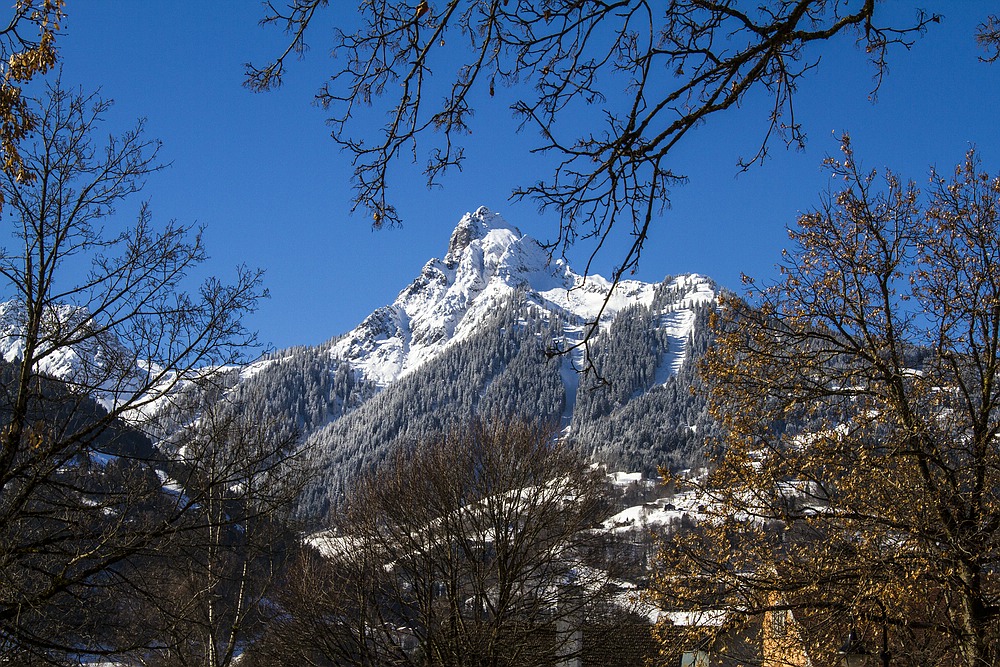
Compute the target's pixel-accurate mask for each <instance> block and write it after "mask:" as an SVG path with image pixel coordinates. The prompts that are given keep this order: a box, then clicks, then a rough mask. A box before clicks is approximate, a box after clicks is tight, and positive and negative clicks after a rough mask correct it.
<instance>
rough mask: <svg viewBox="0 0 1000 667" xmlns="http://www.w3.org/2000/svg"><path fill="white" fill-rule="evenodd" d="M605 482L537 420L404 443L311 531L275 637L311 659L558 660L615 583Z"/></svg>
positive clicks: (386, 661)
mask: <svg viewBox="0 0 1000 667" xmlns="http://www.w3.org/2000/svg"><path fill="white" fill-rule="evenodd" d="M604 489H605V486H604V481H603V479H602V476H601V475H598V474H596V472H595V471H593V470H591V469H589V468H588V467H587V466H585V465H584V464H583V462H582V461H580V460H579V459H578V458H577V456H576V455H575V454H573V453H571V452H570V451H569V450H568V449H566V448H565V447H564V446H563V445H560V444H558V443H556V442H554V441H553V439H552V432H551V431H550V430H548V429H542V428H538V427H535V426H525V425H520V424H504V425H491V426H487V425H483V424H478V425H476V426H473V427H469V428H467V429H465V430H462V431H457V432H452V433H449V434H447V435H444V436H440V437H438V438H435V439H433V440H430V441H427V442H423V443H420V444H419V445H417V446H414V447H413V448H411V449H409V450H407V451H404V452H400V453H399V454H398V456H397V457H396V458H395V459H394V460H393V461H392V462H391V464H389V465H388V466H386V467H385V468H383V469H382V470H380V471H379V472H377V473H376V474H373V475H370V476H368V477H366V478H365V479H364V480H363V481H362V482H361V483H360V484H358V486H357V487H356V489H355V490H354V491H353V492H352V493H351V495H350V496H349V498H348V499H347V501H346V503H345V505H344V507H343V508H342V510H341V511H340V512H339V513H338V514H337V518H336V520H335V527H334V528H333V529H332V530H331V531H329V532H328V533H326V534H325V535H324V536H323V537H316V538H315V539H314V540H313V542H312V544H313V545H314V546H315V547H316V549H317V551H316V552H313V553H309V552H308V551H307V552H306V553H305V554H304V556H303V559H302V564H301V570H300V571H301V573H302V576H301V577H299V578H298V579H297V580H296V581H293V582H291V583H290V590H291V594H290V595H289V597H288V600H287V603H288V606H287V608H286V614H285V615H284V618H285V622H284V623H283V624H279V625H278V626H277V631H276V637H275V642H274V643H275V644H276V645H278V646H279V647H283V648H284V649H285V650H291V651H293V652H294V653H295V660H297V661H305V662H306V663H307V664H355V665H372V664H433V665H512V664H517V665H551V664H555V663H556V662H558V661H559V660H560V659H565V658H566V656H568V655H571V654H573V653H574V652H575V651H578V650H579V647H578V646H575V645H573V644H572V641H571V640H572V638H573V636H574V632H575V631H577V630H579V629H580V627H581V625H582V624H583V623H584V621H585V620H586V619H588V614H589V615H590V616H589V620H591V621H593V620H594V619H595V618H598V617H599V616H600V613H601V609H600V605H599V604H598V603H599V602H600V601H605V602H606V601H607V599H608V595H609V592H610V591H611V590H612V589H611V587H610V586H609V579H610V578H611V576H612V575H611V573H610V572H609V571H608V570H607V568H606V566H607V563H606V562H603V561H602V559H601V557H600V554H599V553H596V552H592V551H591V548H592V547H595V546H596V545H597V544H598V540H597V539H596V538H595V537H594V535H593V534H592V532H591V531H590V530H589V529H591V528H592V527H594V526H595V524H596V522H598V521H599V520H600V519H601V518H603V515H602V512H603V511H605V510H606V508H607V506H606V502H605V499H604V495H603V494H604ZM287 659H289V658H288V657H287V654H286V660H287Z"/></svg>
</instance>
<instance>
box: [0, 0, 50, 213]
mask: <svg viewBox="0 0 1000 667" xmlns="http://www.w3.org/2000/svg"><path fill="white" fill-rule="evenodd" d="M65 4H66V2H65V0H18V1H17V3H16V4H15V5H14V9H13V16H12V17H11V20H10V23H9V24H8V25H7V27H6V28H4V29H3V30H0V59H2V60H3V61H5V63H6V66H5V67H3V69H2V74H3V75H2V77H0V163H2V168H3V170H4V171H5V172H7V173H8V174H11V175H14V176H15V177H16V178H17V180H19V181H27V180H30V179H31V178H32V177H33V176H32V174H31V172H30V170H27V169H25V166H24V163H23V161H22V160H21V154H20V152H19V150H18V143H19V142H20V141H21V140H22V139H24V138H25V137H27V136H28V135H29V134H31V132H32V131H33V130H34V129H35V127H36V125H37V119H36V118H35V116H34V115H33V114H32V112H31V106H30V105H29V104H28V101H27V100H25V99H24V97H23V94H22V93H23V90H22V87H23V86H24V84H26V83H27V82H29V81H30V80H31V79H33V78H34V77H35V76H37V75H39V74H45V73H46V72H48V71H49V70H51V69H52V68H53V67H54V66H55V64H56V61H57V59H58V54H57V52H56V48H55V38H56V35H57V34H58V32H59V29H60V23H61V21H62V20H63V18H64V17H65V13H64V11H63V8H64V6H65ZM32 32H37V37H36V36H32V35H31V33H32ZM2 204H3V201H2V200H0V205H2Z"/></svg>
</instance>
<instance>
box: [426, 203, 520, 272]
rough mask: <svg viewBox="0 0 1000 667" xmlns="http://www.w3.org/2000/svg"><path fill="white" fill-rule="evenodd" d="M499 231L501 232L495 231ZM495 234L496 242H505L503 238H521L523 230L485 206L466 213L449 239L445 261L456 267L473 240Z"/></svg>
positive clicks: (494, 239) (494, 240)
mask: <svg viewBox="0 0 1000 667" xmlns="http://www.w3.org/2000/svg"><path fill="white" fill-rule="evenodd" d="M494 232H499V233H494ZM491 234H493V242H494V243H497V242H499V243H501V244H502V243H503V239H508V240H509V239H511V238H520V237H521V236H522V234H521V231H520V230H519V229H518V228H517V227H514V226H513V225H511V224H509V223H508V222H507V221H506V220H504V219H503V216H501V215H500V214H499V213H494V212H493V211H491V210H490V209H488V208H486V207H485V206H480V207H479V208H478V209H476V210H475V212H473V213H466V214H465V215H463V216H462V219H461V220H459V221H458V224H457V225H456V226H455V230H454V231H453V232H452V233H451V239H450V240H449V241H448V254H446V255H445V258H444V261H445V263H446V264H448V265H449V266H452V267H454V266H455V265H456V264H457V263H458V261H460V260H461V258H462V253H463V252H464V251H465V249H466V248H468V247H469V245H470V244H471V243H472V242H473V241H477V240H483V239H485V238H486V237H488V236H490V235H491Z"/></svg>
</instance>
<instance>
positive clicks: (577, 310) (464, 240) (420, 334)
mask: <svg viewBox="0 0 1000 667" xmlns="http://www.w3.org/2000/svg"><path fill="white" fill-rule="evenodd" d="M655 288H656V286H655V285H652V284H649V283H643V282H639V281H632V280H625V281H622V282H621V283H619V284H618V285H617V286H615V287H614V291H612V285H611V283H610V282H609V281H608V280H605V279H604V278H602V277H601V276H598V275H590V276H588V277H587V278H586V279H584V278H583V277H582V276H580V275H577V274H575V273H573V271H571V270H570V268H569V266H568V265H567V264H566V263H565V262H564V261H562V260H559V259H556V260H553V259H552V258H551V257H550V256H549V254H548V253H547V252H546V250H545V248H543V247H542V245H541V244H540V243H539V242H538V241H536V240H535V239H533V238H531V237H530V236H527V235H525V234H522V233H521V231H520V230H519V229H518V228H517V227H515V226H514V225H512V224H510V223H508V222H507V221H506V220H504V218H503V217H502V216H501V215H500V214H498V213H495V212H493V211H491V210H490V209H488V208H486V207H480V208H478V209H477V210H476V211H475V212H472V213H466V214H465V215H464V216H463V217H462V219H461V220H460V221H459V223H458V225H457V226H456V227H455V229H454V231H453V232H452V234H451V237H450V239H449V243H448V252H447V254H446V255H445V256H444V259H432V260H430V261H429V262H427V264H425V265H424V267H423V269H422V270H421V272H420V275H419V276H417V278H416V279H415V280H414V281H413V282H412V283H410V284H409V285H408V286H407V287H406V288H404V289H403V290H402V291H401V292H400V293H399V295H398V296H397V297H396V300H395V301H394V302H393V303H392V304H391V305H389V306H385V307H382V308H379V309H378V310H377V311H375V312H374V313H372V315H371V316H369V317H368V318H367V319H365V321H364V322H362V323H361V324H360V325H359V326H358V327H357V328H356V329H354V330H353V331H351V332H349V333H348V334H347V335H345V336H344V337H342V338H341V339H339V340H338V341H336V342H335V343H334V344H333V345H332V346H331V347H330V348H329V350H330V355H331V356H332V357H334V358H337V359H341V360H345V361H349V362H350V364H351V366H352V367H353V368H355V369H356V370H358V371H360V372H361V373H362V374H363V375H364V377H365V378H367V379H368V380H370V381H374V382H375V383H377V384H379V385H381V386H386V385H389V384H391V383H393V382H394V381H396V380H397V379H399V378H400V377H402V376H403V375H406V374H408V373H409V372H411V371H413V370H415V369H416V368H418V367H420V366H422V365H423V364H424V363H426V362H427V361H429V360H430V359H432V358H434V357H435V356H436V355H437V354H438V353H439V352H441V351H442V350H443V349H444V348H445V347H446V346H447V345H449V344H451V343H452V342H455V341H459V340H463V339H465V338H467V337H468V336H470V335H472V334H473V333H475V332H477V331H480V330H482V325H483V324H484V323H485V322H487V321H488V320H489V319H490V318H491V317H492V316H493V315H495V314H496V313H497V312H498V309H499V307H501V306H502V305H503V304H504V303H507V302H509V299H510V298H511V297H512V296H514V295H515V294H519V295H523V298H524V299H525V300H526V301H527V302H529V303H532V304H534V305H535V306H536V307H537V308H538V309H539V310H540V311H543V312H544V311H547V312H550V313H554V314H556V313H557V314H558V316H559V317H561V318H564V317H568V318H570V320H574V321H581V322H583V321H586V322H589V321H593V320H594V318H596V317H600V318H601V321H602V322H610V321H611V320H612V319H613V318H614V316H615V315H616V314H617V313H618V312H619V310H621V309H622V308H624V307H627V306H629V305H633V304H643V305H649V304H650V303H651V302H652V300H653V295H654V292H655Z"/></svg>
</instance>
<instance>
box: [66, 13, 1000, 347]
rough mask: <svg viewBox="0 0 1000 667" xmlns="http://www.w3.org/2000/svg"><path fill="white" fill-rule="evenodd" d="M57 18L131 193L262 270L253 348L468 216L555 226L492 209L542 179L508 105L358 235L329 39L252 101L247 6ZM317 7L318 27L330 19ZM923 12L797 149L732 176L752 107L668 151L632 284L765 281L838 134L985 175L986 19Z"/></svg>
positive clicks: (815, 119) (377, 284)
mask: <svg viewBox="0 0 1000 667" xmlns="http://www.w3.org/2000/svg"><path fill="white" fill-rule="evenodd" d="M67 4H68V14H69V16H68V18H67V20H66V21H65V23H64V25H65V29H66V34H65V35H64V36H62V37H61V38H60V39H59V41H58V46H59V48H60V53H61V58H62V62H63V78H64V81H66V82H68V83H72V84H82V85H84V86H85V87H87V88H94V87H98V86H99V87H100V88H101V90H102V93H103V94H104V96H106V97H110V98H112V99H114V100H115V102H116V106H115V109H114V111H113V113H112V114H111V115H110V117H109V122H108V125H107V130H108V131H116V130H121V129H124V128H125V127H127V126H129V125H131V124H132V123H133V122H134V120H135V119H136V118H139V117H144V118H146V119H147V128H148V132H149V134H150V135H151V136H154V137H157V138H159V139H161V140H162V141H163V144H164V147H163V153H162V155H163V156H164V158H165V159H166V160H168V161H170V162H171V166H170V168H169V169H167V170H166V171H164V172H162V173H160V174H157V175H154V176H153V177H152V178H151V179H150V181H149V184H148V186H147V189H146V191H145V196H146V197H147V198H149V199H150V201H151V204H152V208H153V211H154V214H155V215H156V216H158V217H159V218H161V219H162V220H164V221H165V220H168V219H177V220H178V221H181V222H197V223H201V224H204V225H205V226H206V227H207V233H206V240H207V244H208V249H209V252H210V254H211V256H212V259H211V260H210V264H209V266H208V270H210V271H211V272H212V273H214V274H217V275H220V276H223V277H224V276H226V275H227V274H230V273H231V271H232V269H233V267H234V266H235V265H237V264H239V263H246V264H248V265H251V266H259V267H263V268H265V269H266V271H267V278H266V283H267V286H268V287H269V289H270V291H271V298H270V299H269V300H267V301H265V302H264V303H263V304H262V306H261V308H260V310H259V312H258V313H256V314H255V315H254V316H253V317H252V318H251V319H250V322H249V323H250V325H251V327H253V328H255V329H257V330H258V331H259V333H260V338H261V340H262V341H263V342H265V343H269V344H271V345H272V346H274V347H278V348H281V347H287V346H291V345H299V344H316V343H320V342H322V341H324V340H326V339H328V338H330V337H332V336H334V335H337V334H341V333H344V332H346V331H348V330H349V329H351V328H352V327H354V326H355V325H356V324H357V323H358V322H360V321H361V319H363V318H364V317H365V316H366V315H367V314H368V313H370V312H371V311H373V310H374V309H375V308H377V307H378V306H381V305H384V304H386V303H390V302H391V301H392V300H393V299H394V298H395V296H396V294H397V292H398V291H399V290H400V289H402V288H403V287H405V286H406V285H407V284H408V283H409V281H411V280H412V279H413V278H414V277H416V275H417V274H418V272H419V271H420V268H421V267H422V266H423V264H424V263H425V262H426V261H427V260H428V259H430V258H431V257H435V256H441V255H443V254H444V252H445V250H446V248H447V243H448V236H449V234H450V232H451V230H452V228H453V227H454V225H455V224H456V222H457V221H458V219H459V218H460V217H461V215H462V214H463V213H465V212H466V211H470V210H474V209H475V208H477V207H479V206H480V205H486V206H488V207H490V208H492V209H494V210H496V211H499V212H500V213H502V214H503V215H504V217H506V218H507V219H508V220H509V221H510V222H512V223H514V224H516V225H517V226H518V227H520V229H521V230H522V231H524V232H526V233H528V234H531V235H532V236H535V237H536V238H539V239H542V240H545V239H548V238H550V237H552V236H553V235H554V234H555V230H556V227H555V225H556V220H555V218H554V217H553V216H551V215H548V216H540V215H539V214H538V213H537V211H536V209H535V207H534V205H533V204H531V203H520V204H514V203H512V202H510V201H508V196H509V194H510V191H511V190H512V189H513V187H514V186H515V185H517V184H518V183H523V182H524V181H525V179H527V180H535V179H537V178H540V177H542V176H543V175H544V174H543V173H542V172H541V171H532V170H535V169H542V168H544V165H543V164H541V163H540V162H539V161H537V160H533V159H531V158H529V157H527V156H526V151H527V149H528V148H529V147H530V146H531V145H532V140H533V137H532V136H517V135H515V134H514V128H515V126H516V125H515V122H514V120H512V119H511V118H510V116H509V113H508V112H507V111H506V109H503V108H490V107H488V106H486V107H484V108H482V109H480V111H479V115H478V116H477V118H476V123H477V125H475V126H474V129H473V136H472V137H471V138H470V140H469V142H468V143H467V145H466V152H467V154H468V156H469V160H468V162H467V164H466V166H465V168H464V170H463V171H462V172H461V173H458V172H456V173H454V174H452V175H451V176H449V177H448V178H447V179H446V180H445V181H444V184H443V185H444V186H443V187H442V188H439V189H434V190H428V189H427V188H426V187H425V185H424V179H423V177H422V176H421V175H420V173H419V170H418V169H417V168H416V167H415V166H413V165H409V164H406V163H400V164H398V165H397V166H398V169H397V171H396V173H395V175H394V177H393V179H392V181H391V184H392V191H393V193H394V197H395V201H396V203H397V204H398V205H399V208H400V210H401V213H402V215H403V217H404V220H405V224H404V226H403V227H402V228H399V229H384V230H381V231H372V229H371V227H370V219H369V218H368V217H367V215H364V214H361V213H359V214H356V215H351V214H350V212H349V211H350V201H351V190H350V176H351V171H350V164H349V159H348V156H347V155H345V154H343V153H341V152H339V150H338V149H337V148H336V146H334V145H333V142H332V141H331V140H330V139H329V136H328V135H329V133H328V129H327V127H326V125H325V118H326V114H325V113H324V111H323V110H322V109H319V108H317V107H316V106H314V105H313V104H312V96H313V94H314V93H315V92H316V90H317V89H318V88H319V87H320V86H321V85H322V83H323V82H324V80H325V76H326V74H327V73H328V72H330V71H331V70H332V68H333V66H334V63H333V62H332V61H331V59H330V57H329V55H328V50H327V44H325V43H324V37H325V36H326V35H327V33H326V32H323V30H325V26H321V28H322V30H321V31H317V32H314V34H313V35H312V39H311V44H312V49H311V50H310V52H309V53H308V54H307V56H306V58H305V59H304V60H303V61H300V62H296V63H293V67H292V68H291V70H290V71H289V73H288V75H287V77H286V83H285V86H284V87H283V88H282V89H280V90H279V91H276V92H271V93H266V94H253V93H250V92H248V91H247V90H245V89H244V88H242V86H241V83H242V80H243V63H245V62H247V61H255V62H263V61H264V60H266V58H267V57H268V55H270V54H272V53H274V52H275V51H276V50H277V49H279V48H281V47H282V44H283V42H282V36H281V35H280V33H279V32H278V31H276V30H274V29H264V28H261V27H259V26H258V25H257V21H258V20H259V18H260V16H261V11H262V10H261V8H260V5H259V4H258V3H257V2H206V3H193V2H184V3H182V2H138V1H129V2H121V1H120V0H114V1H112V0H71V1H70V2H69V3H67ZM344 4H347V3H344ZM899 4H904V3H899ZM905 4H909V3H905ZM331 5H332V6H331V8H330V9H329V10H327V16H326V17H325V19H326V20H327V21H332V20H336V19H337V18H338V17H337V12H338V11H345V10H341V9H339V8H338V5H340V3H337V2H334V3H331ZM889 6H890V7H894V5H893V3H890V4H889ZM926 9H928V10H929V11H939V12H941V13H943V14H944V21H943V22H942V23H941V24H940V25H938V26H933V27H934V29H933V30H931V31H930V32H929V33H928V34H927V35H926V36H925V37H923V38H921V39H920V40H919V41H918V42H917V44H916V45H915V46H914V48H913V49H912V50H911V51H910V52H908V53H903V52H899V53H896V54H895V58H893V60H892V61H891V69H890V73H889V76H888V78H887V80H886V81H885V83H884V84H883V87H882V88H881V90H880V92H879V97H878V101H877V103H876V104H872V103H871V102H870V101H869V100H868V92H869V90H870V88H871V75H872V71H871V69H870V68H869V67H867V66H866V65H865V63H864V57H863V54H861V53H858V52H857V51H856V50H855V49H854V48H853V46H851V45H849V44H846V43H845V42H844V41H840V42H838V43H837V45H836V46H837V48H836V49H833V48H828V49H826V52H825V53H823V58H822V61H821V63H820V68H819V70H818V71H817V72H815V73H814V76H812V77H811V78H810V79H809V80H808V81H806V82H804V83H803V85H802V86H801V88H800V90H799V92H798V100H797V109H796V113H797V116H798V118H799V119H800V120H801V121H802V122H803V124H804V126H805V129H806V131H807V132H808V136H809V142H808V146H807V148H806V150H805V151H801V152H800V151H785V150H783V149H782V148H781V147H780V146H779V145H776V146H775V147H774V148H773V149H772V157H771V158H770V159H769V160H768V161H767V162H766V163H765V164H764V165H763V166H761V167H755V168H754V169H753V170H751V171H750V172H748V173H742V174H739V173H738V170H737V167H736V162H737V159H738V158H739V157H740V156H741V155H747V154H752V153H753V152H754V151H755V150H756V143H755V142H757V141H759V138H760V133H761V132H762V130H763V125H762V121H763V120H764V119H765V118H766V109H765V108H764V107H763V106H757V105H755V104H754V103H753V101H751V102H750V103H748V104H746V105H744V107H743V108H741V109H739V110H736V111H735V112H730V113H726V114H725V115H720V116H718V117H716V118H713V119H710V120H709V121H708V122H707V123H706V124H704V125H703V126H701V127H699V128H698V129H697V130H696V131H695V132H694V133H693V134H692V135H690V136H689V137H688V138H687V139H686V140H685V142H684V143H683V144H681V145H680V146H678V152H677V155H676V162H675V170H676V171H680V172H681V173H685V174H686V175H688V176H689V177H690V182H689V183H688V184H687V185H685V186H683V187H680V188H677V189H675V191H674V192H673V197H672V207H671V209H670V210H668V211H667V212H666V214H665V215H664V216H663V219H662V220H660V221H659V223H658V227H657V229H656V230H654V232H653V235H652V238H651V240H650V243H649V246H648V248H647V250H646V252H645V254H644V257H643V261H642V264H641V267H640V270H639V272H638V274H637V276H636V277H638V278H641V279H644V280H650V281H653V280H660V279H662V278H663V276H664V275H666V274H675V273H681V272H689V271H691V272H698V273H702V274H705V275H708V276H711V277H712V278H714V279H715V280H716V281H718V282H719V283H720V284H722V285H723V286H726V287H730V288H734V289H736V288H739V276H740V274H741V272H742V273H747V274H750V275H753V276H756V277H761V278H766V277H768V276H771V275H773V273H774V269H773V267H774V264H775V263H776V262H777V261H778V259H779V255H780V251H781V249H782V248H783V247H785V246H786V245H787V236H786V232H785V229H786V227H787V226H788V225H791V224H792V223H793V222H794V220H795V216H796V215H797V213H798V212H800V211H803V210H807V209H809V208H810V207H812V206H813V205H814V204H815V203H816V202H817V201H818V193H819V192H821V191H823V190H825V189H826V188H827V184H828V182H827V178H826V176H825V175H824V174H823V172H822V170H821V169H820V163H821V161H822V159H823V157H824V156H825V155H827V154H830V153H833V152H836V150H837V146H838V143H837V141H836V140H835V136H836V135H838V134H839V133H840V132H842V131H845V130H847V131H849V132H850V133H851V134H852V136H853V139H854V145H855V148H856V151H857V154H858V156H859V157H860V158H861V160H862V162H863V163H864V164H865V165H867V166H870V167H883V166H889V167H891V168H892V169H894V170H895V171H897V172H899V173H901V174H903V175H905V176H908V177H911V178H913V179H915V180H917V181H918V182H923V181H926V178H927V175H928V172H929V167H930V166H931V165H936V166H937V167H938V168H939V169H941V170H942V171H950V170H951V168H952V167H953V166H954V165H955V164H956V163H957V162H959V161H960V160H961V159H962V157H963V155H964V154H965V152H966V151H967V150H968V148H969V146H970V145H972V144H975V145H976V146H977V148H978V149H979V151H980V153H981V155H982V157H983V160H984V163H985V166H986V167H987V169H989V170H990V171H991V172H993V173H997V172H1000V127H998V122H997V118H998V114H997V107H998V106H1000V63H998V64H996V65H992V66H991V65H986V64H982V63H979V62H977V56H978V55H979V54H980V52H979V51H978V50H977V48H976V45H975V42H974V40H973V31H974V29H975V25H976V23H977V22H979V21H981V20H982V19H983V18H985V16H986V15H987V14H988V13H989V12H990V11H994V12H995V11H996V5H995V3H993V2H985V1H983V2H979V1H974V0H963V1H961V2H951V1H949V2H942V1H939V2H937V3H934V2H931V1H928V2H927V3H926ZM498 106H499V105H498ZM374 125H377V123H374ZM588 250H589V248H587V247H581V248H579V252H578V253H577V256H576V257H571V261H572V262H573V264H574V266H577V265H578V266H580V267H582V262H583V259H584V257H585V254H586V252H587V251H588ZM617 259H620V255H616V252H615V248H611V249H610V251H609V252H606V253H604V254H603V255H602V257H601V258H600V260H599V261H598V263H597V264H596V265H595V269H596V271H597V272H598V273H603V274H605V275H606V274H607V273H608V272H609V269H610V267H611V266H612V265H613V264H614V263H615V261H616V260H617ZM574 260H576V261H574Z"/></svg>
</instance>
